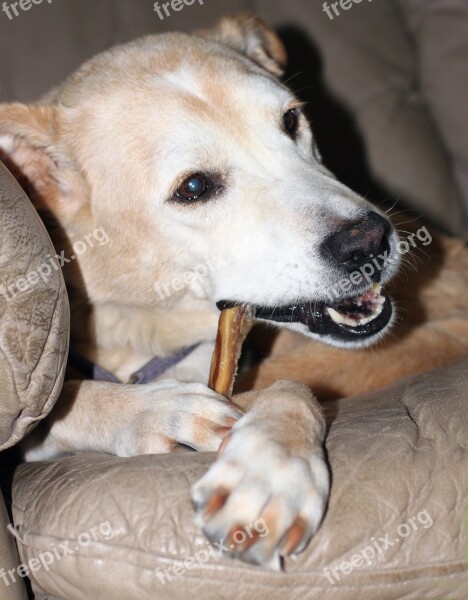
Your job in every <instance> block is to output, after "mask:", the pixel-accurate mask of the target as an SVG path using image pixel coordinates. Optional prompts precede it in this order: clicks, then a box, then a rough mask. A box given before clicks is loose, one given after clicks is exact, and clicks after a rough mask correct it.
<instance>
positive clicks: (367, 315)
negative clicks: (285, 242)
mask: <svg viewBox="0 0 468 600" xmlns="http://www.w3.org/2000/svg"><path fill="white" fill-rule="evenodd" d="M238 304H239V302H229V301H222V302H218V303H217V306H218V308H219V309H220V310H223V309H224V308H232V307H233V306H236V305H238ZM256 311H257V319H261V320H266V321H274V322H277V323H291V324H292V323H302V324H303V325H306V326H307V327H308V329H309V331H310V332H311V333H314V334H317V335H320V336H330V337H332V338H333V339H335V340H337V341H343V342H348V341H353V340H359V339H363V338H370V337H372V336H374V335H376V334H378V333H379V332H381V331H382V330H383V329H384V328H385V327H386V326H387V325H388V324H389V323H390V320H391V318H392V314H393V307H392V302H391V300H390V297H389V296H388V295H387V294H386V293H385V292H384V291H383V290H382V287H381V285H380V284H377V283H374V284H373V285H372V287H371V288H370V289H368V290H366V291H365V292H364V293H362V294H360V295H357V296H350V297H347V298H343V299H340V300H338V301H337V302H335V303H325V302H310V301H309V302H299V303H297V304H291V305H289V306H280V307H275V308H271V307H267V306H256Z"/></svg>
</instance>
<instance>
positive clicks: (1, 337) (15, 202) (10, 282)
mask: <svg viewBox="0 0 468 600" xmlns="http://www.w3.org/2000/svg"><path fill="white" fill-rule="evenodd" d="M54 254H55V252H54V249H53V246H52V243H51V241H50V239H49V236H48V235H47V232H46V230H45V228H44V226H43V224H42V222H41V221H40V219H39V217H38V215H37V213H36V211H35V210H34V208H33V206H32V205H31V203H30V201H29V199H28V198H27V196H26V195H25V194H24V192H23V191H22V189H21V188H20V187H19V185H18V184H17V183H16V181H15V180H14V178H13V177H12V176H11V175H10V173H9V172H8V171H7V169H6V167H4V165H3V164H2V163H0V451H1V450H4V449H5V448H8V447H9V446H12V445H14V444H15V443H17V442H18V441H19V440H20V439H21V438H23V437H24V436H25V435H26V434H27V433H28V432H29V431H30V430H31V429H32V428H33V427H34V425H35V423H37V422H38V421H39V420H40V419H42V418H44V417H45V416H46V415H47V414H48V412H49V411H50V409H51V408H52V406H53V405H54V403H55V401H56V399H57V396H58V394H59V392H60V389H61V386H62V381H63V375H64V369H65V357H66V353H67V348H68V331H69V314H68V300H67V296H66V291H65V286H64V283H63V280H62V276H61V273H60V271H54V270H53V269H52V268H50V269H47V268H46V267H44V268H43V269H42V272H43V273H44V279H42V278H41V277H40V276H39V275H38V268H40V267H41V266H42V265H45V266H47V265H49V258H48V255H50V256H53V255H54ZM49 270H50V271H51V272H50V274H49V276H47V277H46V273H47V272H48V271H49ZM28 274H30V281H31V282H34V281H36V279H37V283H34V284H28V282H27V281H24V278H25V277H26V276H27V275H28ZM1 286H3V287H1ZM9 286H10V288H11V286H13V287H12V288H11V289H8V287H9ZM18 286H19V288H20V289H23V290H25V291H22V292H21V291H19V288H18ZM26 287H28V289H26Z"/></svg>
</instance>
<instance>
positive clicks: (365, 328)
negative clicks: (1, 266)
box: [0, 15, 400, 569]
mask: <svg viewBox="0 0 468 600" xmlns="http://www.w3.org/2000/svg"><path fill="white" fill-rule="evenodd" d="M285 63H286V52H285V49H284V46H283V45H282V43H281V41H280V39H279V38H278V37H277V35H276V34H275V33H274V32H273V31H272V30H270V29H269V28H268V27H267V26H266V25H265V24H264V23H263V22H261V21H260V20H258V19H256V18H253V17H251V16H246V15H244V16H240V17H230V18H226V19H223V20H222V21H221V22H220V23H219V24H218V25H217V26H216V27H214V28H213V29H211V30H206V31H201V32H199V33H197V34H194V35H185V34H179V33H174V34H164V35H158V36H150V37H146V38H143V39H140V40H137V41H135V42H133V43H129V44H126V45H122V46H117V47H115V48H113V49H111V50H109V51H107V52H104V53H102V54H100V55H98V56H97V57H95V58H94V59H92V60H90V61H89V62H87V63H86V64H84V65H83V66H82V67H81V68H80V69H78V71H77V72H76V73H75V74H73V75H72V76H71V77H70V78H69V79H68V80H67V81H66V82H65V83H64V84H62V85H61V86H59V87H58V88H56V89H54V90H52V91H51V92H50V93H49V94H48V95H47V96H46V97H45V98H44V99H43V100H42V101H41V102H40V103H38V104H36V105H22V104H9V105H2V106H0V149H1V157H2V159H3V160H4V161H5V162H6V163H7V165H8V166H9V167H10V169H11V170H12V171H13V172H14V173H15V175H16V176H17V178H18V180H19V181H20V183H21V184H22V185H23V187H24V188H25V189H26V191H27V192H28V194H29V196H30V197H31V199H32V200H33V203H34V204H35V206H36V208H37V210H38V211H39V213H40V214H41V215H42V217H43V219H44V222H45V223H46V224H47V226H48V230H49V232H50V235H51V237H52V239H53V242H54V245H55V247H56V249H57V252H63V251H64V250H65V251H66V252H67V255H68V256H70V255H71V254H69V253H71V252H72V249H73V248H76V247H77V243H78V242H80V241H82V240H85V239H87V238H86V236H89V235H90V233H91V232H93V231H96V230H97V228H102V231H105V233H106V236H107V239H108V242H107V243H105V244H94V245H93V246H92V247H91V246H89V247H88V248H87V249H86V252H82V253H81V254H80V255H79V256H76V257H75V260H73V262H72V263H71V264H69V265H67V266H66V268H64V270H63V273H64V277H65V281H66V284H67V289H68V293H69V298H70V307H71V347H72V350H73V352H74V353H75V354H76V356H77V357H78V358H77V360H76V361H75V362H74V363H73V365H72V366H73V369H74V370H73V369H71V371H70V375H69V377H68V378H67V381H66V382H65V384H64V387H63V390H62V393H61V397H60V399H59V402H58V403H57V406H56V407H55V408H54V410H53V412H52V414H51V415H50V416H49V417H48V419H46V421H45V422H43V424H42V425H41V426H39V427H38V428H37V429H36V431H35V432H34V433H33V434H32V435H31V436H30V437H29V438H28V439H27V440H26V451H25V456H26V459H27V460H38V459H40V460H43V459H50V458H53V457H56V456H59V455H63V454H69V453H76V452H80V451H88V450H94V451H102V452H109V453H113V454H116V455H118V456H133V455H138V454H144V453H165V452H172V451H174V450H176V449H177V448H179V447H180V446H181V445H183V446H189V447H190V448H193V449H195V450H199V451H218V450H219V455H218V459H217V461H216V462H215V463H214V465H213V466H212V467H211V468H210V470H209V471H208V473H206V475H205V476H204V477H203V478H202V479H201V480H200V481H199V482H198V483H197V484H196V485H195V487H194V488H193V492H192V494H193V502H194V506H195V509H196V512H197V519H198V522H199V524H200V526H201V527H202V529H203V531H204V533H205V534H206V535H207V537H208V538H209V539H210V540H213V541H214V540H220V539H228V540H229V539H231V538H232V536H233V535H234V534H235V532H236V531H237V529H238V528H239V527H240V526H244V525H247V524H249V523H253V522H255V521H256V520H257V519H259V518H260V517H261V518H263V519H264V521H265V523H266V524H267V525H268V529H269V535H268V536H264V537H261V538H260V537H259V536H253V537H250V538H249V539H248V540H247V541H246V543H245V544H244V545H243V546H242V547H239V546H238V547H236V554H237V555H238V556H240V558H242V559H244V560H247V561H250V562H253V563H256V564H260V565H264V566H266V567H269V568H272V569H278V568H279V565H280V561H281V557H284V556H288V555H291V554H297V553H300V552H302V551H303V550H304V549H305V548H306V546H307V545H308V543H309V541H310V540H311V538H312V537H313V535H314V534H315V532H316V531H317V529H318V527H319V526H320V524H321V522H322V519H323V517H324V513H325V511H326V506H327V500H328V496H329V488H330V476H329V470H328V466H327V463H326V459H325V456H324V449H323V442H324V437H325V421H324V416H323V412H322V409H321V407H320V405H319V403H318V401H317V399H316V398H315V396H313V394H312V393H311V391H310V389H309V387H308V386H306V385H304V383H298V382H292V381H289V380H288V378H287V373H285V378H284V379H280V380H279V381H276V379H278V377H275V375H274V373H271V372H270V373H269V375H268V377H270V379H271V380H270V381H269V386H268V387H266V389H254V390H251V391H247V392H244V393H242V394H238V395H236V396H235V398H234V402H228V401H227V399H226V398H224V397H222V396H220V395H219V394H217V393H215V392H213V391H212V390H210V389H209V388H208V387H207V385H206V382H207V381H208V374H209V368H210V361H211V356H212V353H213V349H214V340H215V337H216V331H217V324H218V319H219V310H220V309H222V308H224V307H227V306H232V305H235V304H238V303H249V304H251V305H253V306H255V307H256V310H257V316H258V319H259V321H260V322H263V323H267V324H269V325H275V326H278V327H279V328H281V330H282V332H284V335H286V336H288V335H292V336H297V335H298V334H301V338H302V339H304V340H305V339H306V338H308V339H309V342H310V343H312V344H314V341H318V342H325V343H327V344H329V345H330V346H331V347H332V349H334V350H336V349H338V348H344V349H361V350H360V351H361V352H362V351H363V350H362V349H364V348H367V347H370V346H371V345H372V344H374V343H376V342H377V341H379V340H381V339H382V338H383V337H384V336H385V335H386V333H387V332H388V331H389V330H390V328H391V327H392V324H393V323H394V321H395V311H394V307H393V303H392V300H391V298H390V296H389V295H388V294H387V293H386V291H385V286H386V285H387V284H388V283H389V282H390V281H391V280H392V279H393V278H394V276H395V275H396V273H397V272H398V270H399V263H400V259H399V256H398V252H397V245H398V239H399V238H398V233H397V231H396V230H395V228H394V226H393V225H392V224H391V222H390V220H389V219H388V217H387V215H386V214H385V213H384V212H383V211H381V210H379V209H377V208H375V207H374V206H373V205H371V204H370V203H369V202H367V201H366V200H365V199H363V198H362V197H360V196H358V195H357V194H355V193H353V192H352V191H351V190H350V189H348V188H347V187H346V186H345V185H343V184H341V183H340V182H339V181H337V180H336V178H335V177H334V176H333V175H332V174H331V173H330V172H329V171H328V170H327V169H326V168H325V166H324V165H323V163H322V159H321V156H320V153H319V151H318V149H317V147H316V143H315V139H314V136H313V134H312V131H311V128H310V125H309V123H308V121H307V118H306V116H305V114H304V111H303V106H302V104H301V102H300V101H298V99H297V98H296V97H295V95H294V94H293V93H292V92H291V91H290V90H289V89H288V88H287V87H285V85H283V84H282V83H281V80H280V76H281V74H282V73H283V70H284V66H285ZM213 258H216V262H215V263H212V264H214V265H215V266H214V267H213V268H205V269H204V273H205V275H203V276H201V275H200V273H201V269H202V267H203V268H204V267H206V265H207V263H208V261H209V260H210V259H213ZM371 260H376V261H378V264H379V269H378V270H377V271H376V273H375V274H374V275H373V276H372V278H371V279H370V280H368V279H366V278H364V277H361V278H359V277H358V273H359V272H360V270H361V269H362V267H363V266H364V265H366V264H367V263H369V261H371ZM197 272H198V273H199V276H196V273H197ZM343 279H346V280H349V288H348V290H347V291H346V292H340V293H339V294H338V296H336V295H335V296H334V297H333V298H331V297H330V290H331V289H335V288H336V287H337V286H338V285H339V283H340V282H341V281H343ZM175 282H177V284H176V283H175ZM180 282H182V284H181V283H180ZM158 286H159V287H158ZM161 286H162V287H161ZM156 289H165V290H166V292H167V293H165V294H164V297H161V294H158V293H156V291H155V290H156ZM304 336H305V337H304ZM314 347H315V346H314ZM337 351H338V350H337ZM155 356H156V357H158V358H157V359H155V358H154V357H155ZM96 365H99V368H100V372H101V373H104V376H103V377H102V378H101V379H103V380H100V381H96V380H90V379H87V378H85V377H83V376H82V375H81V374H80V373H81V372H83V371H84V370H86V368H88V367H90V366H91V368H92V369H93V366H94V367H96ZM144 365H146V366H147V367H144ZM283 366H284V362H283ZM142 367H143V369H142ZM282 370H283V371H285V370H287V369H284V368H283V369H282ZM95 371H96V370H95V369H94V370H93V373H95ZM79 372H80V373H79ZM72 373H73V375H72ZM135 373H136V374H137V376H136V379H135ZM142 373H143V375H144V376H142ZM268 377H263V379H264V380H265V379H268ZM132 378H133V379H132ZM138 378H140V379H138ZM260 379H262V377H260ZM300 379H301V377H299V380H300ZM135 380H139V381H140V382H144V384H143V385H134V384H132V383H130V381H135ZM118 381H120V382H124V383H117V382H118ZM305 383H308V382H305Z"/></svg>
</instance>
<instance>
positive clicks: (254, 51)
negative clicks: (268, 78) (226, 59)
mask: <svg viewBox="0 0 468 600" xmlns="http://www.w3.org/2000/svg"><path fill="white" fill-rule="evenodd" d="M201 34H202V35H203V36H204V37H209V38H211V39H215V40H217V41H219V42H223V43H224V44H227V45H228V46H231V48H234V49H235V50H238V51H239V52H241V53H242V54H245V55H246V56H248V57H249V58H250V59H252V60H253V61H254V62H256V63H257V64H259V65H260V66H262V67H263V68H265V69H266V70H267V71H270V73H273V75H277V76H281V75H283V73H284V69H285V67H286V63H287V60H288V57H287V54H286V49H285V47H284V45H283V42H282V41H281V40H280V38H279V37H278V35H277V34H276V33H275V32H274V31H273V30H272V29H270V28H269V27H268V25H266V24H265V23H264V22H263V21H262V20H261V19H259V18H258V17H255V16H254V15H251V14H249V13H242V14H240V15H238V16H235V17H226V18H224V19H222V20H221V21H220V22H219V23H218V24H217V25H216V26H215V27H214V28H213V29H207V30H204V31H202V32H201Z"/></svg>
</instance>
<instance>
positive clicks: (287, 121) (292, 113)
mask: <svg viewBox="0 0 468 600" xmlns="http://www.w3.org/2000/svg"><path fill="white" fill-rule="evenodd" d="M300 114H301V112H300V110H299V109H298V108H291V110H288V112H287V113H285V114H284V116H283V123H284V128H285V130H286V132H287V133H288V135H289V136H291V138H292V139H293V140H294V139H296V135H297V131H298V129H299V117H300Z"/></svg>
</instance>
